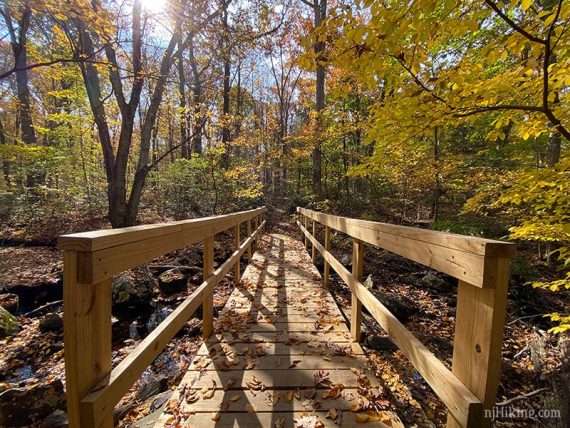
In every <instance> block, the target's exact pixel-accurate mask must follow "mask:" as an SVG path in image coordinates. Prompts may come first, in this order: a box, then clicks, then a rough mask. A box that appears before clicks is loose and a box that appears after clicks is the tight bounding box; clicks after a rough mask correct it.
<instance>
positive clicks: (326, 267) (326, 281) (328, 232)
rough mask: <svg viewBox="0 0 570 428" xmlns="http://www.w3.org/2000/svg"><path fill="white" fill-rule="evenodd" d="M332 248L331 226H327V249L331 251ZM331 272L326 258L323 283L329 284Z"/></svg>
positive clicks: (326, 285)
mask: <svg viewBox="0 0 570 428" xmlns="http://www.w3.org/2000/svg"><path fill="white" fill-rule="evenodd" d="M330 248H331V228H330V227H329V226H325V250H326V251H329V250H330ZM329 272H330V265H329V262H327V260H326V259H325V266H324V272H323V284H324V285H325V287H328V285H329Z"/></svg>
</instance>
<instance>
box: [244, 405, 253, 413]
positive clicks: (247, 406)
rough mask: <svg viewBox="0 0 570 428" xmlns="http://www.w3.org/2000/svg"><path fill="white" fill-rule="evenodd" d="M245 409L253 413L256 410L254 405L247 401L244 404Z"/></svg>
mask: <svg viewBox="0 0 570 428" xmlns="http://www.w3.org/2000/svg"><path fill="white" fill-rule="evenodd" d="M245 409H246V410H247V413H255V412H256V410H255V407H253V404H251V403H247V404H246V405H245Z"/></svg>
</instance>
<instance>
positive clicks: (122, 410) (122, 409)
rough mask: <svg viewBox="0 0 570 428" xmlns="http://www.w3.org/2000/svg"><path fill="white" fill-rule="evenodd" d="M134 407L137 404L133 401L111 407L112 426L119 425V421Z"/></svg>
mask: <svg viewBox="0 0 570 428" xmlns="http://www.w3.org/2000/svg"><path fill="white" fill-rule="evenodd" d="M135 407H137V405H136V404H135V403H134V402H133V401H129V402H127V403H125V404H123V405H121V406H118V407H115V408H114V409H113V424H114V426H117V425H119V421H120V420H121V419H123V418H124V417H125V416H127V415H128V414H129V413H130V412H131V410H133V409H134V408H135Z"/></svg>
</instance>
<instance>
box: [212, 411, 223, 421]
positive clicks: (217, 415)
mask: <svg viewBox="0 0 570 428" xmlns="http://www.w3.org/2000/svg"><path fill="white" fill-rule="evenodd" d="M221 417H222V414H221V413H220V412H212V414H211V415H210V419H212V420H213V421H214V422H218V421H219V420H220V418H221Z"/></svg>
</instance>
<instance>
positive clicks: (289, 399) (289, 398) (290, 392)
mask: <svg viewBox="0 0 570 428" xmlns="http://www.w3.org/2000/svg"><path fill="white" fill-rule="evenodd" d="M292 399H293V391H289V392H287V394H285V400H286V401H291V400H292Z"/></svg>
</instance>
